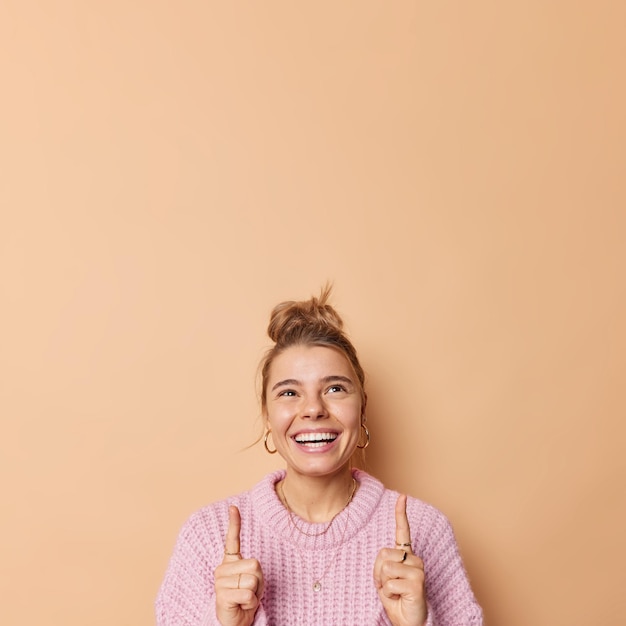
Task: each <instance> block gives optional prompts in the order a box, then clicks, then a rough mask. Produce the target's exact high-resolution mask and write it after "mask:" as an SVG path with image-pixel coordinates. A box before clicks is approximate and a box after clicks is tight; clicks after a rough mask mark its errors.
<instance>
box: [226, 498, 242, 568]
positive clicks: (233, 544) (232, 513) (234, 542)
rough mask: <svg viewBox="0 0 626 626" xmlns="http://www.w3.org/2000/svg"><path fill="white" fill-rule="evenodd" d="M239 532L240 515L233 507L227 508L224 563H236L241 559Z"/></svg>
mask: <svg viewBox="0 0 626 626" xmlns="http://www.w3.org/2000/svg"><path fill="white" fill-rule="evenodd" d="M240 530H241V515H240V514H239V509H238V508H237V507H236V506H235V505H231V506H229V507H228V530H227V531H226V542H225V543H224V562H225V563H226V562H230V561H238V560H239V559H240V558H241V552H240V544H239V532H240Z"/></svg>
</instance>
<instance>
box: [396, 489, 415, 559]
mask: <svg viewBox="0 0 626 626" xmlns="http://www.w3.org/2000/svg"><path fill="white" fill-rule="evenodd" d="M396 547H397V548H401V549H402V550H406V551H407V552H409V553H411V554H412V553H413V550H412V549H411V527H410V526H409V518H408V517H407V516H406V496H405V495H404V494H401V495H399V496H398V499H397V501H396Z"/></svg>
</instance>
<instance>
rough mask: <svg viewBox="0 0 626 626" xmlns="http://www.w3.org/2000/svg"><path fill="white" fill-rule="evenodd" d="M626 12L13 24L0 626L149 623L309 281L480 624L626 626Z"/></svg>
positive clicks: (228, 485)
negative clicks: (449, 537)
mask: <svg viewBox="0 0 626 626" xmlns="http://www.w3.org/2000/svg"><path fill="white" fill-rule="evenodd" d="M624 7H626V5H625V4H624V3H623V2H616V1H615V2H607V1H605V2H602V1H601V2H590V1H588V2H583V1H580V0H574V1H571V0H570V1H565V0H562V1H560V2H559V1H555V2H545V1H544V0H531V1H530V2H517V3H508V2H496V1H495V0H493V1H491V2H487V1H480V0H479V1H478V2H449V1H445V0H443V1H441V0H440V1H438V2H402V1H400V2H387V3H383V2H380V1H376V2H374V1H364V0H359V1H352V2H314V3H313V2H308V3H305V2H287V1H282V2H276V1H269V2H215V1H211V0H208V1H207V0H203V1H199V0H198V1H191V0H187V1H182V2H177V3H174V2H154V1H150V2H149V1H147V0H135V1H132V0H131V1H130V2H120V1H119V0H118V1H113V2H111V1H106V2H105V1H104V0H101V1H91V2H69V1H58V2H53V1H47V2H46V1H44V0H33V1H31V2H17V1H6V0H5V1H4V2H2V4H1V5H0V71H1V79H2V80H1V83H0V84H1V85H2V99H1V101H0V102H1V103H0V111H1V115H0V137H1V139H0V172H1V177H0V207H1V222H0V246H1V247H0V260H1V263H0V281H1V283H0V287H1V298H2V302H1V308H0V310H1V315H2V324H1V325H0V411H1V419H2V424H1V434H0V446H1V450H0V453H1V457H0V464H1V471H2V473H1V476H2V485H1V489H2V502H3V505H2V516H1V522H0V523H1V530H0V554H1V555H2V558H1V559H0V562H1V565H0V572H1V574H0V585H1V587H0V595H1V597H2V601H1V602H0V623H2V624H7V625H9V624H10V625H11V626H14V625H23V624H28V625H31V624H32V625H40V624H42V625H43V624H47V625H48V624H54V625H59V626H85V625H89V626H105V625H106V626H111V625H112V624H115V625H120V626H144V625H146V626H147V625H149V624H152V623H153V610H152V602H153V599H154V596H155V594H156V591H157V588H158V585H159V583H160V580H161V577H162V575H163V572H164V569H165V567H166V563H167V559H168V557H169V554H170V553H171V550H172V547H173V543H174V540H175V536H176V533H177V531H178V529H179V527H180V525H181V524H182V523H183V521H184V519H185V518H186V517H187V516H188V515H189V514H190V513H191V512H192V511H193V510H194V509H196V508H198V507H200V506H202V505H203V504H206V503H208V502H210V501H212V500H215V499H217V498H220V497H223V496H225V495H227V494H230V493H233V492H236V491H239V490H242V489H245V488H247V487H249V486H250V485H252V484H253V483H254V482H256V481H257V480H258V479H259V478H260V477H261V476H262V475H263V474H264V473H265V472H266V471H268V470H269V469H271V468H273V467H276V465H277V464H278V461H277V460H276V459H274V458H270V457H268V456H267V455H265V453H264V452H263V451H262V449H261V448H260V447H259V446H257V447H256V448H253V449H251V450H248V451H242V449H243V448H244V447H245V446H246V445H247V444H248V443H250V442H251V441H253V440H254V438H255V437H256V436H257V434H258V432H259V428H260V424H259V421H258V406H257V404H256V398H255V368H256V364H257V362H258V359H259V357H260V356H261V354H262V352H263V350H264V349H265V347H266V346H267V341H266V338H265V335H264V332H265V326H266V322H267V319H268V314H269V311H270V309H271V307H272V306H273V305H274V304H275V303H276V302H278V301H280V300H283V299H286V298H301V297H308V296H309V295H310V294H311V293H314V292H316V291H317V290H318V289H319V287H320V286H321V284H322V283H323V282H324V281H326V280H327V279H330V280H333V281H334V283H335V295H334V301H335V303H336V305H337V307H338V308H339V310H340V311H342V312H343V313H344V315H345V319H346V323H347V325H348V328H349V330H350V331H351V335H352V337H353V339H354V341H355V343H356V345H357V346H358V347H359V349H360V353H361V356H362V360H363V363H364V366H365V368H366V370H367V372H368V375H369V380H370V383H369V395H370V400H371V405H370V411H369V423H370V427H371V432H372V440H373V442H372V445H371V447H370V450H369V451H368V452H371V454H370V455H369V460H368V467H369V469H370V471H372V472H373V473H374V474H376V475H377V476H379V477H380V478H382V479H383V480H384V481H385V482H386V484H387V485H388V486H390V487H393V488H397V489H401V490H406V491H408V492H410V493H411V494H413V495H416V496H419V497H421V498H423V499H425V500H428V501H430V502H432V503H433V504H435V505H436V506H438V507H439V508H441V509H442V510H443V511H444V512H445V513H446V514H447V515H448V516H449V517H450V519H451V520H452V522H453V524H454V526H455V529H456V531H457V535H458V540H459V543H460V546H461V549H462V552H463V555H464V558H465V561H466V565H467V568H468V571H469V574H470V577H471V579H472V582H473V585H474V587H475V591H476V594H477V596H478V598H479V600H480V602H481V604H482V605H483V606H484V609H485V614H486V618H487V624H488V625H489V626H528V625H529V624H532V625H533V626H554V625H560V624H563V625H565V624H567V626H583V625H584V626H588V625H589V624H603V625H604V624H606V625H611V626H612V625H614V624H615V625H617V624H624V623H626V600H625V599H624V598H625V596H624V593H623V585H624V557H625V556H626V554H625V542H624V528H625V526H626V503H625V498H624V485H625V477H626V476H625V474H626V467H625V461H624V453H623V449H624V435H625V427H624V417H625V414H626V411H625V408H626V402H625V400H624V396H625V394H624V374H625V370H626V367H625V366H626V358H625V354H626V331H625V325H624V319H625V318H626V315H625V314H626V310H625V309H626V288H625V281H624V267H625V264H626V252H625V251H624V243H623V242H624V235H625V226H626V223H625V222H626V217H625V200H626V193H625V190H624V182H623V179H624V171H625V166H626V158H625V157H626V122H625V116H624V111H625V110H626V97H625V90H624V69H625V68H624V65H625V63H624V59H626V43H625V42H626V36H625V33H624V24H626V9H625V8H624Z"/></svg>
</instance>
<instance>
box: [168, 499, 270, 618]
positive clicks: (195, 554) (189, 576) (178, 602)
mask: <svg viewBox="0 0 626 626" xmlns="http://www.w3.org/2000/svg"><path fill="white" fill-rule="evenodd" d="M223 535H224V532H222V530H221V529H220V523H219V520H218V518H217V516H215V515H211V512H210V511H208V510H207V509H205V510H203V511H199V512H198V513H195V514H194V515H192V516H191V518H190V519H189V520H188V521H187V522H186V523H185V525H184V526H183V528H182V530H181V531H180V534H179V535H178V539H177V541H176V547H175V548H174V553H173V554H172V557H171V559H170V562H169V565H168V567H167V571H166V573H165V578H164V580H163V583H162V584H161V588H160V590H159V594H158V596H157V599H156V623H157V626H220V623H219V621H218V619H217V616H216V614H215V586H214V570H215V567H216V564H219V563H220V562H221V555H222V551H223V539H222V536H223ZM254 624H255V626H266V624H267V619H266V616H265V611H264V610H263V607H262V606H259V608H258V609H257V612H256V615H255V619H254Z"/></svg>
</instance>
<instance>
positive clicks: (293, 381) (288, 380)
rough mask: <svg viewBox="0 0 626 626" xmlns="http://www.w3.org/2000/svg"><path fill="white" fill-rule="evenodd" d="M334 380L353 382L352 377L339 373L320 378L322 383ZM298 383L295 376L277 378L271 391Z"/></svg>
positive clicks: (351, 383)
mask: <svg viewBox="0 0 626 626" xmlns="http://www.w3.org/2000/svg"><path fill="white" fill-rule="evenodd" d="M335 381H339V382H343V383H347V384H349V385H353V384H354V383H353V382H352V379H350V378H348V377H347V376H340V375H339V374H332V375H331V376H324V378H322V382H323V383H332V382H335ZM300 384H301V383H300V381H299V380H296V379H295V378H286V379H285V380H279V381H278V382H277V383H276V384H275V385H274V386H273V387H272V391H274V390H275V389H278V388H279V387H285V386H286V385H300Z"/></svg>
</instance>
